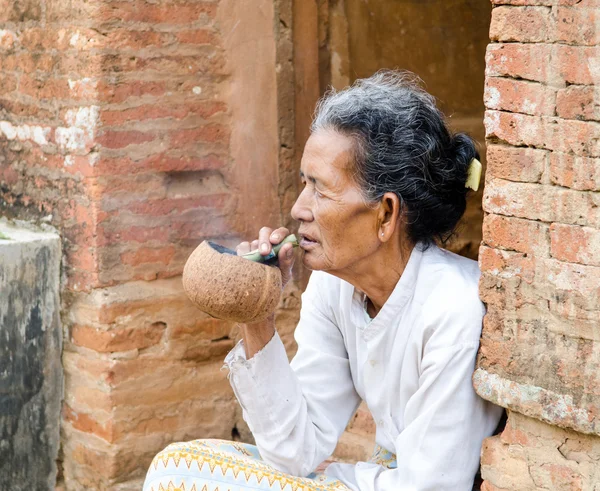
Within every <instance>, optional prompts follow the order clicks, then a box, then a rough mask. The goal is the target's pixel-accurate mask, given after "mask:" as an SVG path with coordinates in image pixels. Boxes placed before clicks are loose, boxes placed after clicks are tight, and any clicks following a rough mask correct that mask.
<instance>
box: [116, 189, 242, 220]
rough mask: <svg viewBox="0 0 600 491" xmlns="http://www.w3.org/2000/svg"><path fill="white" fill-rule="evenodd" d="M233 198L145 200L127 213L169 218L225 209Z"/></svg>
mask: <svg viewBox="0 0 600 491" xmlns="http://www.w3.org/2000/svg"><path fill="white" fill-rule="evenodd" d="M230 199H231V197H230V195H229V194H226V193H218V194H208V195H205V196H197V197H193V198H170V199H157V200H145V201H142V202H137V203H132V204H130V205H128V206H127V208H126V209H127V211H129V212H131V213H133V214H136V215H149V216H167V215H171V214H180V213H182V212H185V211H188V210H200V209H202V208H223V207H224V206H225V205H226V204H227V202H228V201H230Z"/></svg>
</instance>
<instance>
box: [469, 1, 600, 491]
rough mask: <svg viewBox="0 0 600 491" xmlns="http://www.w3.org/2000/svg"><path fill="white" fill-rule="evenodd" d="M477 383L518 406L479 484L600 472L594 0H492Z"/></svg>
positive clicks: (519, 484) (559, 479)
mask: <svg viewBox="0 0 600 491" xmlns="http://www.w3.org/2000/svg"><path fill="white" fill-rule="evenodd" d="M493 3H494V4H495V5H494V9H493V14H492V25H491V29H490V35H491V39H492V44H490V46H489V48H488V52H487V68H486V75H487V77H486V90H485V103H486V106H487V113H486V117H485V124H486V130H487V139H488V169H487V175H486V190H485V195H484V209H485V212H486V216H485V220H484V237H483V244H482V247H481V249H480V265H481V269H482V273H483V275H482V280H481V285H480V286H481V289H480V291H481V296H482V298H483V300H484V301H485V302H486V303H487V307H488V313H487V315H486V317H485V321H484V330H483V336H482V344H481V350H480V355H479V360H478V368H477V370H476V372H475V375H474V382H475V386H476V389H477V391H478V393H479V394H480V395H481V396H482V397H485V398H486V399H489V400H491V401H493V402H495V403H497V404H500V405H502V406H504V407H506V408H508V410H509V411H508V412H509V417H508V423H507V426H506V429H505V430H504V432H503V433H502V434H501V435H499V436H496V437H493V438H491V439H488V440H487V441H486V442H485V444H484V448H483V454H482V475H483V478H484V480H485V484H484V487H483V488H482V489H486V490H488V491H490V490H512V489H519V490H523V491H525V490H536V489H573V490H575V489H592V488H594V485H597V484H598V482H600V472H599V470H598V469H599V467H598V465H597V462H598V459H600V437H599V436H598V435H599V434H600V424H599V422H598V412H599V410H600V370H599V369H600V346H599V344H598V343H599V340H600V337H599V336H598V327H599V319H600V193H599V191H600V146H599V145H598V141H599V139H600V123H599V121H600V113H599V112H598V110H597V108H598V104H599V102H598V100H599V99H598V87H599V86H600V72H599V71H598V69H597V68H598V66H599V60H600V50H599V49H598V46H597V44H598V42H599V40H600V37H599V36H600V30H598V22H597V20H598V19H599V18H600V3H599V2H598V1H597V0H580V1H575V0H510V1H509V0H494V2H493Z"/></svg>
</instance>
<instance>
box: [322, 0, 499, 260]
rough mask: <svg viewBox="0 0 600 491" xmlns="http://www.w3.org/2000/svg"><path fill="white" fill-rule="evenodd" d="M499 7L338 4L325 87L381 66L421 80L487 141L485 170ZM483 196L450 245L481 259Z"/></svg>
mask: <svg viewBox="0 0 600 491" xmlns="http://www.w3.org/2000/svg"><path fill="white" fill-rule="evenodd" d="M490 12H491V6H490V3H489V2H486V1H481V0H432V1H427V2H415V1H414V0H401V1H397V0H396V1H377V0H330V1H329V10H328V15H327V16H322V23H323V24H326V26H327V27H326V29H327V35H328V47H329V55H330V58H329V59H326V60H324V62H323V63H322V70H323V71H324V72H326V71H329V73H330V76H329V77H323V79H322V82H323V83H327V84H328V83H331V84H332V85H333V86H334V87H336V88H342V87H345V86H346V85H348V84H349V83H351V82H353V81H354V80H355V79H357V78H363V77H368V76H370V75H372V74H373V73H375V72H376V71H377V70H379V69H381V68H402V69H407V70H410V71H412V72H414V73H416V74H417V75H419V76H420V77H421V78H422V79H423V81H424V82H425V84H426V88H427V90H428V91H429V92H430V93H431V94H433V95H434V96H435V97H437V98H438V100H439V102H440V106H441V108H442V110H443V111H444V112H445V113H446V114H447V115H448V116H449V121H450V123H451V125H452V127H453V128H454V129H456V130H458V131H466V132H467V133H469V134H470V135H471V136H473V137H474V138H475V139H476V140H477V141H479V142H480V143H481V146H480V152H481V154H482V163H483V164H484V166H485V147H484V145H483V141H484V139H485V135H484V127H483V111H484V106H483V102H482V99H483V85H484V71H485V48H486V45H487V43H488V27H489V22H490ZM482 219H483V212H482V210H481V191H480V192H479V193H473V196H472V197H471V200H470V202H469V206H468V209H467V212H466V213H465V217H464V220H463V225H462V227H461V229H460V233H459V234H458V235H457V237H456V238H455V240H454V241H453V242H452V243H451V244H449V248H450V249H452V250H454V251H457V252H459V253H461V254H463V255H466V256H469V257H471V258H476V257H477V250H478V248H479V243H480V242H481V222H482Z"/></svg>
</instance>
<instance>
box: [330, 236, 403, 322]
mask: <svg viewBox="0 0 600 491" xmlns="http://www.w3.org/2000/svg"><path fill="white" fill-rule="evenodd" d="M413 248H414V244H412V243H411V244H404V245H402V244H400V243H397V244H391V243H385V244H382V246H381V247H380V248H379V249H378V250H377V252H376V253H375V254H372V255H371V256H369V257H367V258H364V259H362V260H361V261H360V262H358V263H355V264H353V265H352V267H351V268H349V269H348V270H346V271H340V272H336V273H334V274H335V275H336V276H338V277H339V278H341V279H343V280H345V281H347V282H348V283H350V284H351V285H353V286H354V287H355V288H356V289H357V290H360V291H361V292H363V293H364V294H365V295H366V296H367V298H368V302H367V312H368V313H369V315H370V316H371V317H375V316H376V315H377V314H378V313H379V311H380V310H381V308H382V307H383V305H384V304H385V302H387V300H388V298H390V295H391V294H392V292H393V291H394V288H395V287H396V284H397V283H398V281H399V280H400V277H401V276H402V273H403V272H404V269H405V268H406V264H407V263H408V260H409V258H410V255H411V252H412V250H413Z"/></svg>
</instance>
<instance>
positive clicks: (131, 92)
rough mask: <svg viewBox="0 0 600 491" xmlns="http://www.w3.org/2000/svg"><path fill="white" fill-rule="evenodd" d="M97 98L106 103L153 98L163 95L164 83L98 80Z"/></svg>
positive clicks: (164, 90)
mask: <svg viewBox="0 0 600 491" xmlns="http://www.w3.org/2000/svg"><path fill="white" fill-rule="evenodd" d="M97 87H98V98H99V99H100V100H102V101H104V102H107V103H121V102H125V101H127V100H129V99H130V98H134V97H135V98H137V97H146V98H149V97H151V98H154V97H158V96H162V95H164V93H165V92H166V90H167V89H166V83H165V82H164V81H154V80H124V81H120V80H119V81H118V82H115V83H109V82H106V81H102V82H99V83H98V84H97Z"/></svg>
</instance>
